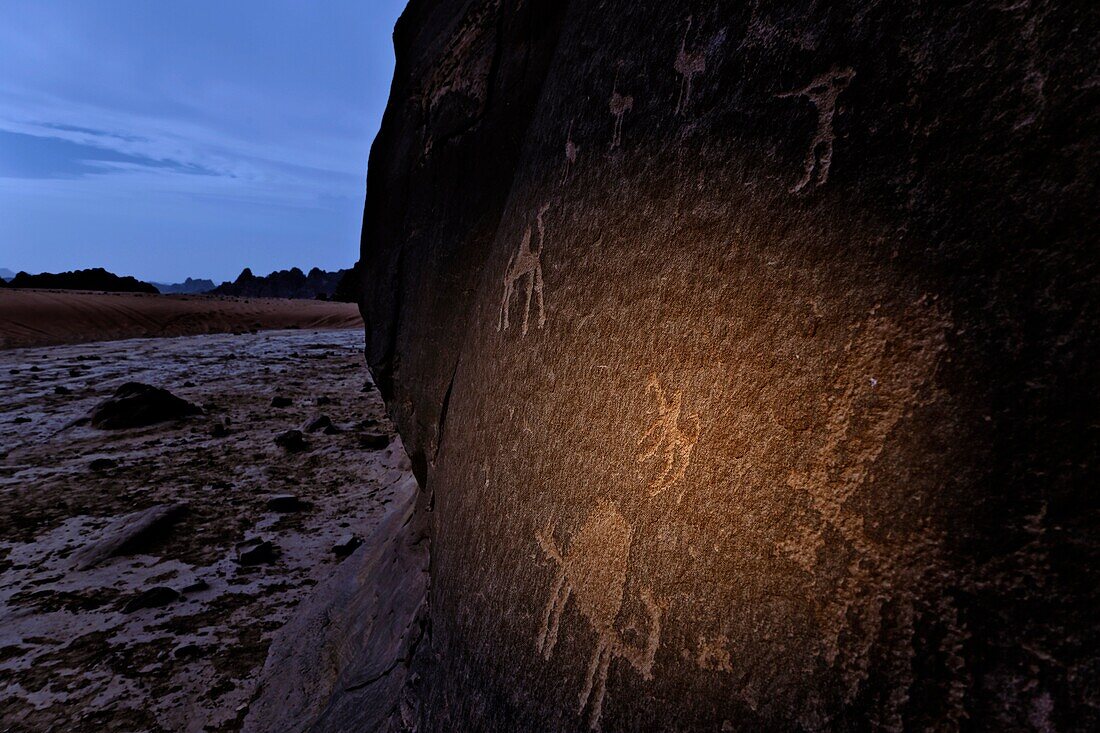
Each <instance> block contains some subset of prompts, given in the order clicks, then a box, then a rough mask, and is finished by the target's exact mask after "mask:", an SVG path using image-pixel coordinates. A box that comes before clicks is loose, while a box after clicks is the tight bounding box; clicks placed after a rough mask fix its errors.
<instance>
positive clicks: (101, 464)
mask: <svg viewBox="0 0 1100 733" xmlns="http://www.w3.org/2000/svg"><path fill="white" fill-rule="evenodd" d="M117 466H118V461H116V460H114V459H113V458H96V459H95V460H93V461H92V462H91V463H89V464H88V467H89V468H91V469H92V470H93V471H106V470H107V469H109V468H116V467H117Z"/></svg>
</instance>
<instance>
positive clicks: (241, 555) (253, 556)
mask: <svg viewBox="0 0 1100 733" xmlns="http://www.w3.org/2000/svg"><path fill="white" fill-rule="evenodd" d="M278 555H279V553H278V549H277V548H276V547H275V545H274V544H273V543H272V542H270V541H269V540H255V541H252V542H246V543H244V544H243V545H242V546H241V547H240V548H239V549H238V552H237V562H238V563H240V564H241V565H244V566H246V567H248V566H252V565H265V564H267V563H272V562H275V560H276V558H278Z"/></svg>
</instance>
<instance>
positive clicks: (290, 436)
mask: <svg viewBox="0 0 1100 733" xmlns="http://www.w3.org/2000/svg"><path fill="white" fill-rule="evenodd" d="M275 445H277V446H279V447H280V448H282V449H283V450H285V451H286V452H287V453H301V452H302V451H307V450H309V441H307V440H306V439H305V438H304V437H303V436H302V431H301V430H286V431H284V432H282V433H279V434H278V435H276V436H275Z"/></svg>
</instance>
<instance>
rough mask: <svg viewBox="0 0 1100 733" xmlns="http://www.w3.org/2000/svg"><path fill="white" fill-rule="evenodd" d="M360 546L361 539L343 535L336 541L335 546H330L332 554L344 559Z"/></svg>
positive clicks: (355, 536) (351, 535)
mask: <svg viewBox="0 0 1100 733" xmlns="http://www.w3.org/2000/svg"><path fill="white" fill-rule="evenodd" d="M362 544H363V540H362V538H360V537H358V536H357V535H353V534H348V535H344V536H343V537H341V538H340V539H338V540H337V541H336V544H335V545H333V546H332V554H334V555H336V557H340V558H344V557H347V556H348V555H350V554H351V553H353V552H355V550H356V549H357V548H358V547H359V546H360V545H362Z"/></svg>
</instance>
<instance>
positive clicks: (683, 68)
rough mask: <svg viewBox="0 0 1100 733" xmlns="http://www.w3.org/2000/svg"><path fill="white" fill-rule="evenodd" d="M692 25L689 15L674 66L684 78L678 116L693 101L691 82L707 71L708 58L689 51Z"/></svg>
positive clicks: (685, 110)
mask: <svg viewBox="0 0 1100 733" xmlns="http://www.w3.org/2000/svg"><path fill="white" fill-rule="evenodd" d="M691 23H692V18H691V16H690V15H689V16H688V19H687V29H686V30H685V31H684V38H683V40H681V41H680V52H679V53H678V54H676V63H674V64H673V68H675V69H676V73H678V74H679V75H680V76H681V77H683V78H682V79H681V80H680V98H679V99H678V100H677V101H676V114H678V115H679V114H684V113H686V112H687V106H688V103H689V102H690V101H691V82H692V80H693V79H694V78H695V75H696V74H701V73H703V72H704V71H706V70H707V59H706V56H705V55H704V54H702V53H700V52H696V53H691V52H689V51H688V50H687V39H688V34H689V33H691Z"/></svg>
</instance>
